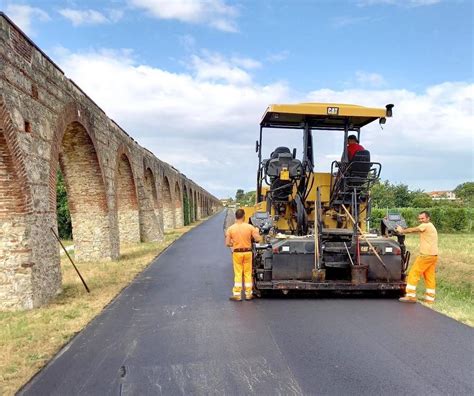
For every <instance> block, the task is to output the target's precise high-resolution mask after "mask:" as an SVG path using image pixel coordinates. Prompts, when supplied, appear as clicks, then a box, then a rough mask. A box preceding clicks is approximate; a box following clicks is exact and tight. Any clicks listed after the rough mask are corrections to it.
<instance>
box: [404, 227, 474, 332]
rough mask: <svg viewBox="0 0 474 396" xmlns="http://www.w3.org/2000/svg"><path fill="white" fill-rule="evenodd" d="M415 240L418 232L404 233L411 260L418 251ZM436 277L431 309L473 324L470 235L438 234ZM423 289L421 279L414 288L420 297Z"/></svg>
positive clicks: (473, 276) (473, 269) (473, 249)
mask: <svg viewBox="0 0 474 396" xmlns="http://www.w3.org/2000/svg"><path fill="white" fill-rule="evenodd" d="M418 243H419V236H418V235H415V234H412V235H408V236H407V246H408V249H409V250H410V251H411V254H412V259H411V262H412V263H413V262H414V260H415V257H416V255H417V254H418ZM436 278H437V287H436V303H435V304H433V306H432V308H433V309H434V310H436V311H438V312H441V313H443V314H445V315H448V316H450V317H452V318H454V319H456V320H459V321H460V322H463V323H466V324H468V325H469V326H474V298H473V285H474V234H439V259H438V264H437V268H436ZM420 289H421V290H420ZM423 290H424V285H423V280H421V281H420V284H419V287H418V293H419V294H420V296H421V294H422V292H423Z"/></svg>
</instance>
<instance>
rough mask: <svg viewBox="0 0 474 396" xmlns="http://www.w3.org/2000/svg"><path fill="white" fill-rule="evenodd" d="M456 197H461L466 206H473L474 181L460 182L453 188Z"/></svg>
mask: <svg viewBox="0 0 474 396" xmlns="http://www.w3.org/2000/svg"><path fill="white" fill-rule="evenodd" d="M454 193H455V194H456V198H460V199H462V201H463V202H464V203H465V204H466V205H468V206H474V182H466V183H462V184H460V185H459V186H457V187H456V188H455V189H454Z"/></svg>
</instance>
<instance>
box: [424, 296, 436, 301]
mask: <svg viewBox="0 0 474 396" xmlns="http://www.w3.org/2000/svg"><path fill="white" fill-rule="evenodd" d="M434 300H435V299H434V297H431V296H425V301H434Z"/></svg>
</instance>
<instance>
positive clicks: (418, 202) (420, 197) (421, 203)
mask: <svg viewBox="0 0 474 396" xmlns="http://www.w3.org/2000/svg"><path fill="white" fill-rule="evenodd" d="M411 204H412V206H413V207H414V208H428V207H430V206H431V205H433V201H432V199H431V197H430V196H429V195H428V194H427V193H425V192H423V191H421V190H416V191H412V192H411Z"/></svg>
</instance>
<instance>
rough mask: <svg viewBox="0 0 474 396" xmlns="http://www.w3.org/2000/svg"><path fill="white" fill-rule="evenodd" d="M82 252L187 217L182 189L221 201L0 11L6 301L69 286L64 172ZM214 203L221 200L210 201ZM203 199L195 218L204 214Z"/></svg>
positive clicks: (2, 296) (1, 256)
mask: <svg viewBox="0 0 474 396" xmlns="http://www.w3.org/2000/svg"><path fill="white" fill-rule="evenodd" d="M58 168H60V169H61V171H62V173H63V175H64V180H65V185H66V190H67V194H68V201H69V205H70V210H71V218H72V226H73V238H74V245H75V258H76V260H77V261H81V260H88V261H90V260H97V259H104V258H106V259H111V260H114V259H117V258H118V257H119V255H120V244H121V243H129V242H138V241H140V240H142V241H151V240H159V239H160V238H162V236H163V229H164V228H173V227H180V226H182V225H183V195H182V192H183V191H184V188H185V186H186V188H187V189H188V191H190V190H191V189H192V190H193V191H194V192H195V194H196V197H195V199H197V197H199V196H201V197H203V198H204V199H205V200H206V201H207V205H208V209H207V210H205V214H206V215H208V214H212V213H213V212H215V211H216V210H217V209H218V208H219V201H218V200H217V199H216V198H215V197H213V196H212V195H211V194H209V193H207V192H206V191H205V190H203V189H202V188H201V187H199V186H198V185H196V184H195V183H194V182H192V181H191V180H189V179H187V178H186V177H185V176H184V175H182V174H181V173H179V171H177V170H176V169H175V168H173V167H172V166H171V165H169V164H166V163H165V162H163V161H160V160H159V159H158V158H156V157H155V156H154V155H153V154H152V153H150V152H149V151H148V150H146V149H144V148H143V147H140V146H139V145H138V143H136V142H135V141H134V140H133V139H132V138H131V137H130V136H129V135H128V134H127V133H126V132H125V131H123V130H122V129H121V128H120V127H119V126H118V125H117V124H116V123H115V122H113V121H112V120H110V119H109V118H108V117H107V115H106V114H105V113H104V112H103V111H102V110H101V109H100V108H99V107H98V106H97V105H96V104H95V103H94V102H93V101H92V100H91V99H90V98H89V97H88V96H87V95H86V94H85V93H84V92H82V91H81V89H80V88H79V87H77V85H75V84H74V82H72V81H71V80H69V79H68V78H67V77H65V75H64V74H63V72H62V71H61V70H60V69H59V68H58V67H57V66H56V65H55V64H54V63H53V62H52V61H51V60H50V59H49V58H48V57H47V56H46V55H45V54H44V53H43V52H42V51H41V50H40V49H38V48H37V47H36V46H35V45H34V44H33V43H32V42H31V41H30V40H29V39H28V38H27V37H26V36H25V35H24V34H22V33H21V32H20V31H19V30H18V29H17V28H16V27H15V26H14V25H13V24H12V23H11V22H10V21H9V20H8V18H6V17H5V16H4V15H3V14H2V13H0V308H2V309H5V308H6V309H18V308H31V307H35V306H39V305H41V304H43V303H45V302H46V301H48V299H49V298H51V297H52V296H54V295H55V294H56V293H57V292H58V291H59V290H60V288H61V272H60V268H59V248H58V244H57V241H56V240H55V239H54V237H53V235H52V233H51V231H50V228H52V229H53V230H56V231H57V219H56V177H57V170H58ZM211 204H213V205H214V206H212V207H211V206H210V205H211ZM199 213H201V212H200V209H199V206H198V207H197V208H196V212H195V215H194V216H195V217H196V218H199V217H200V215H199Z"/></svg>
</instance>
